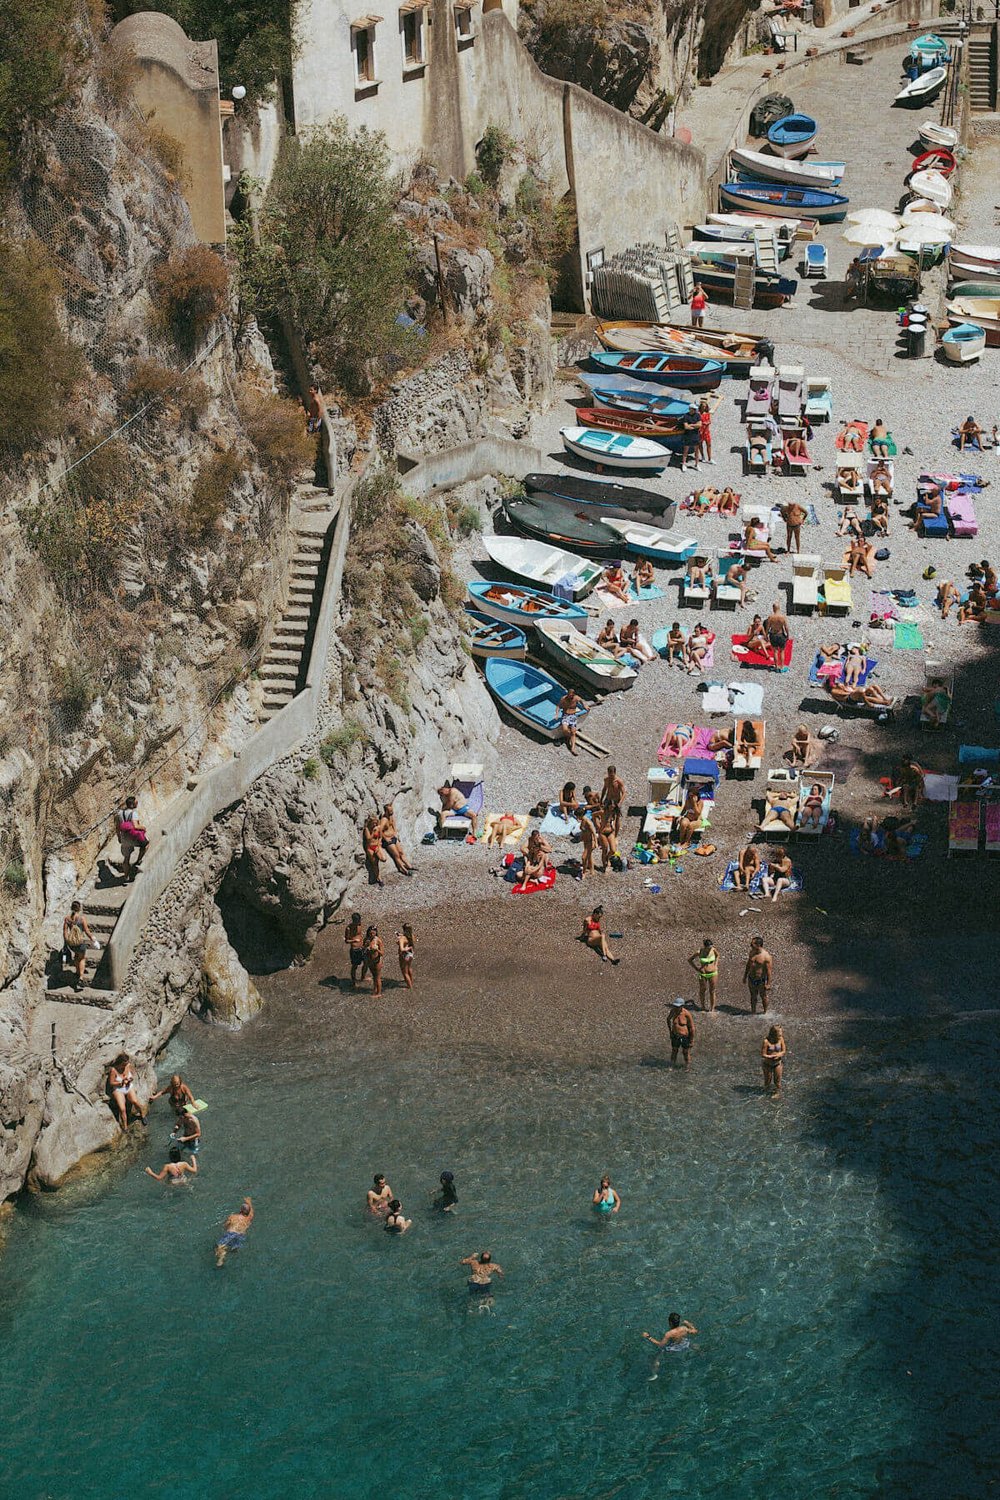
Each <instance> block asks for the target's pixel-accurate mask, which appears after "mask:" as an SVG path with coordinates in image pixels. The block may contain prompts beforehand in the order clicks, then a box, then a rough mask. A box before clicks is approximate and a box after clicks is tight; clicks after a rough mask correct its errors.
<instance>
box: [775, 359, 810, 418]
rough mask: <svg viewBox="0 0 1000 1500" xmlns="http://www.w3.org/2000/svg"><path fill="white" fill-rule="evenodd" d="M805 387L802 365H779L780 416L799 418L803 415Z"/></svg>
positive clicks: (778, 397)
mask: <svg viewBox="0 0 1000 1500" xmlns="http://www.w3.org/2000/svg"><path fill="white" fill-rule="evenodd" d="M804 388H805V381H804V378H803V370H802V366H801V365H780V366H779V367H778V396H777V406H778V416H779V418H780V417H795V418H799V417H801V415H802V399H803V392H804Z"/></svg>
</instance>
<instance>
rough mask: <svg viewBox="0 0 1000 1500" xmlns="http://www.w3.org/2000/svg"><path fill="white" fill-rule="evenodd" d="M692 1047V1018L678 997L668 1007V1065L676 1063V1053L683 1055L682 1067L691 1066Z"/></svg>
mask: <svg viewBox="0 0 1000 1500" xmlns="http://www.w3.org/2000/svg"><path fill="white" fill-rule="evenodd" d="M693 1046H694V1016H692V1014H691V1012H690V1011H689V1010H688V1008H687V1006H686V1005H685V1004H684V1001H683V1000H682V999H681V997H680V996H679V995H678V997H677V999H676V1000H675V1001H674V1003H673V1004H672V1005H671V1007H670V1065H671V1067H673V1065H674V1064H675V1063H676V1061H677V1054H678V1052H683V1053H684V1066H685V1067H686V1068H689V1067H690V1066H691V1049H692V1047H693Z"/></svg>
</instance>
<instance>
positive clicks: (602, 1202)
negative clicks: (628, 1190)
mask: <svg viewBox="0 0 1000 1500" xmlns="http://www.w3.org/2000/svg"><path fill="white" fill-rule="evenodd" d="M593 1202H594V1212H595V1213H598V1214H616V1213H617V1212H618V1210H619V1209H620V1208H621V1206H622V1200H621V1199H620V1198H619V1196H618V1194H617V1193H616V1192H615V1190H614V1188H613V1187H612V1186H611V1178H610V1177H609V1176H608V1174H607V1173H606V1172H605V1174H604V1176H603V1177H602V1178H601V1185H600V1187H599V1188H597V1189H596V1191H595V1193H594V1199H593Z"/></svg>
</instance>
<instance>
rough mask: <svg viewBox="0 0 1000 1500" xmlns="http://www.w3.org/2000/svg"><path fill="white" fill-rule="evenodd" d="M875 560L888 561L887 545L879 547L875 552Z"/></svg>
mask: <svg viewBox="0 0 1000 1500" xmlns="http://www.w3.org/2000/svg"><path fill="white" fill-rule="evenodd" d="M875 561H876V562H888V561H889V549H888V547H879V549H878V551H877V552H876V553H875Z"/></svg>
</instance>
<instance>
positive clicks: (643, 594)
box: [628, 580, 666, 603]
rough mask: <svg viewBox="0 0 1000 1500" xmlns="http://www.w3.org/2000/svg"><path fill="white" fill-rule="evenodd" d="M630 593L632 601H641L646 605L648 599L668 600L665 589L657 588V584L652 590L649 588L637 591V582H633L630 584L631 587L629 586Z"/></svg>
mask: <svg viewBox="0 0 1000 1500" xmlns="http://www.w3.org/2000/svg"><path fill="white" fill-rule="evenodd" d="M628 591H629V596H630V597H631V598H632V599H639V600H641V601H642V602H643V603H645V601H646V600H647V599H665V598H666V594H665V593H664V591H663V589H658V588H657V587H656V584H655V583H654V584H653V586H652V588H648V589H636V586H635V581H634V580H633V581H632V582H631V583H630V584H629V586H628Z"/></svg>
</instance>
